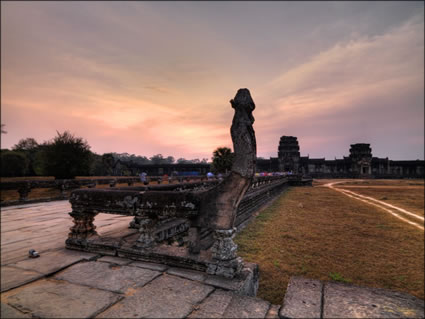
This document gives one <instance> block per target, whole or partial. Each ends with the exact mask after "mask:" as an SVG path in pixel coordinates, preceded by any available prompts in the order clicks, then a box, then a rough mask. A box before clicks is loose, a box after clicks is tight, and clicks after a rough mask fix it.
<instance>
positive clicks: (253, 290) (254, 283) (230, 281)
mask: <svg viewBox="0 0 425 319" xmlns="http://www.w3.org/2000/svg"><path fill="white" fill-rule="evenodd" d="M258 280H259V276H258V265H257V264H254V263H245V268H244V269H242V271H241V273H240V274H239V276H237V277H234V278H225V277H221V276H216V275H207V278H206V279H205V281H204V283H205V284H207V285H211V286H214V287H216V288H221V289H224V290H231V291H233V292H235V293H237V294H240V295H245V296H255V295H256V294H257V290H258Z"/></svg>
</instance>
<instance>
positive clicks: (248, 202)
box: [235, 176, 289, 229]
mask: <svg viewBox="0 0 425 319" xmlns="http://www.w3.org/2000/svg"><path fill="white" fill-rule="evenodd" d="M288 186H289V179H288V178H287V177H282V176H264V177H257V178H256V179H255V180H254V182H253V183H252V185H251V188H250V189H249V190H248V191H247V192H246V194H245V196H244V197H243V199H242V200H241V202H240V204H239V208H238V212H237V215H236V221H235V226H236V227H237V228H238V229H241V228H243V226H244V225H245V224H246V223H247V222H248V221H249V219H250V218H251V217H252V214H253V213H254V212H255V211H257V210H258V209H259V208H261V207H262V206H264V205H266V204H267V203H269V202H270V201H272V200H273V199H274V198H275V197H277V196H278V195H280V194H281V193H282V191H283V190H284V189H285V188H287V187H288Z"/></svg>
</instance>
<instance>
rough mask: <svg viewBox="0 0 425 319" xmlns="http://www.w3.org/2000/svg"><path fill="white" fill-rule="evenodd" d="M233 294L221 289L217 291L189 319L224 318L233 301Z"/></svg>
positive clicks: (196, 308)
mask: <svg viewBox="0 0 425 319" xmlns="http://www.w3.org/2000/svg"><path fill="white" fill-rule="evenodd" d="M232 296H233V293H231V292H230V291H225V290H221V289H216V290H215V291H214V292H213V293H212V294H211V295H209V296H208V298H206V299H205V300H204V301H203V302H202V303H201V304H200V305H199V306H196V307H195V310H194V311H193V312H192V313H191V314H190V315H189V317H188V318H223V314H224V312H225V311H226V308H227V307H228V306H229V304H230V302H231V301H232Z"/></svg>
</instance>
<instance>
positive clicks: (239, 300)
mask: <svg viewBox="0 0 425 319" xmlns="http://www.w3.org/2000/svg"><path fill="white" fill-rule="evenodd" d="M269 308H270V303H269V302H267V301H265V300H262V299H260V298H254V297H248V296H240V295H233V297H232V300H231V302H230V304H229V306H227V308H226V310H225V311H224V314H223V318H264V317H265V316H266V314H267V311H268V310H269Z"/></svg>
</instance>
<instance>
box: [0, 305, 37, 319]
mask: <svg viewBox="0 0 425 319" xmlns="http://www.w3.org/2000/svg"><path fill="white" fill-rule="evenodd" d="M0 318H10V319H14V318H31V315H30V314H28V313H23V312H21V311H19V310H16V309H15V308H13V307H11V306H9V305H8V304H6V303H1V314H0Z"/></svg>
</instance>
